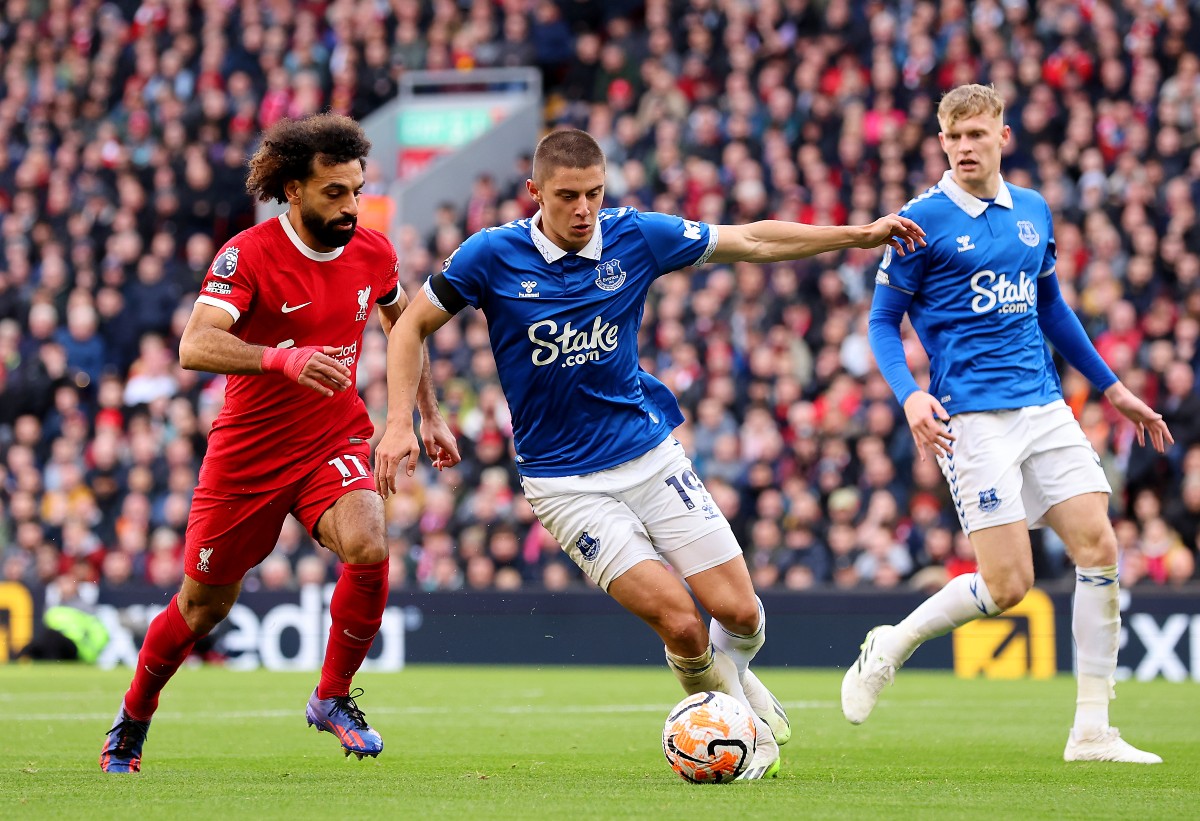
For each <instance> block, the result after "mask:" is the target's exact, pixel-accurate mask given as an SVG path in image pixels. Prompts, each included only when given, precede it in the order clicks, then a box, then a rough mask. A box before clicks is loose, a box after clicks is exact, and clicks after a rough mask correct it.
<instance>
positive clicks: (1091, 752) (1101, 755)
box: [1063, 727, 1162, 764]
mask: <svg viewBox="0 0 1200 821" xmlns="http://www.w3.org/2000/svg"><path fill="white" fill-rule="evenodd" d="M1063 761H1120V762H1124V763H1126V764H1161V763H1162V758H1160V757H1159V756H1157V755H1155V754H1154V753H1148V752H1146V751H1145V750H1139V749H1138V748H1137V747H1135V746H1133V745H1132V744H1130V743H1129V742H1128V741H1126V740H1125V739H1123V738H1121V733H1120V731H1119V730H1118V729H1117V728H1116V727H1109V728H1107V729H1105V730H1102V731H1100V732H1099V733H1097V734H1096V735H1095V736H1093V737H1091V738H1079V737H1078V736H1077V735H1076V734H1075V730H1073V729H1072V730H1071V733H1070V735H1068V736H1067V748H1066V749H1065V750H1063Z"/></svg>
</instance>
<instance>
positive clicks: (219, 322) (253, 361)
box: [179, 303, 350, 396]
mask: <svg viewBox="0 0 1200 821" xmlns="http://www.w3.org/2000/svg"><path fill="white" fill-rule="evenodd" d="M232 327H233V317H232V316H230V315H229V314H228V313H227V312H226V311H224V310H222V309H221V308H217V307H215V306H212V305H203V304H199V303H198V304H197V305H196V307H195V308H193V309H192V315H191V317H190V318H189V319H188V324H187V326H186V327H185V328H184V329H183V335H182V336H181V337H180V339H179V364H180V365H182V366H183V367H184V368H187V369H188V370H190V371H207V372H208V373H228V374H255V373H268V372H272V371H274V372H277V373H281V374H283V375H284V376H286V377H287V378H289V379H291V380H292V381H294V382H298V383H299V384H301V385H303V386H304V387H306V388H310V389H312V390H314V391H316V392H317V393H320V394H322V395H324V396H333V394H334V391H344V390H346V389H347V388H349V387H350V371H349V369H348V368H347V367H346V366H345V365H343V364H341V363H340V362H337V361H336V360H334V359H333V358H332V357H330V356H329V354H331V353H334V352H335V351H336V348H331V347H324V348H315V347H306V348H265V347H263V346H261V345H251V344H249V343H246V342H243V341H242V340H240V339H238V338H237V337H236V336H234V335H233V334H231V333H230V332H229V329H230V328H232Z"/></svg>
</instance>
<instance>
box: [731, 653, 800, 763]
mask: <svg viewBox="0 0 1200 821" xmlns="http://www.w3.org/2000/svg"><path fill="white" fill-rule="evenodd" d="M742 690H744V691H745V693H746V700H747V701H749V702H750V707H751V709H753V710H754V714H755V715H756V716H758V717H759V718H761V719H762V720H763V721H765V722H766V723H767V726H768V727H770V728H771V733H772V734H773V735H774V736H775V743H776V744H778V745H779V746H780V747H782V746H783V745H784V744H787V743H788V741H790V740H791V738H792V723H791V722H790V721H788V717H787V713H785V712H784V710H783V705H782V704H780V703H779V699H777V698H775V696H774V695H773V694H772V693H771V691H770V690H768V689H767V687H766V685H764V684H763V683H762V682H761V681H759V679H758V676H756V675H754V673H753V672H751V671H750V670H747V671H746V672H745V673H744V674H743V675H742Z"/></svg>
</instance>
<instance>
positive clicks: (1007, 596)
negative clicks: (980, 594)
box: [987, 573, 1033, 610]
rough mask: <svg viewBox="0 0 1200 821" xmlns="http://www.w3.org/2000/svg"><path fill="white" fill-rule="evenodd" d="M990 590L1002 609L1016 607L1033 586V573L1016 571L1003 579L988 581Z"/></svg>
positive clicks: (997, 604)
mask: <svg viewBox="0 0 1200 821" xmlns="http://www.w3.org/2000/svg"><path fill="white" fill-rule="evenodd" d="M987 586H988V592H989V593H991V594H992V601H994V602H995V603H996V606H997V607H999V608H1000V609H1001V610H1007V609H1008V608H1010V607H1015V606H1016V605H1018V604H1020V603H1021V600H1022V599H1024V598H1025V594H1026V593H1028V592H1029V589H1030V588H1031V587H1033V574H1032V573H1030V574H1028V575H1026V574H1024V573H1014V574H1011V575H1009V576H1006V577H1004V578H1002V579H997V580H995V581H994V582H993V581H992V580H988V581H987Z"/></svg>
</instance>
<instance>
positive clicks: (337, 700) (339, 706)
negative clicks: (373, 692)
mask: <svg viewBox="0 0 1200 821" xmlns="http://www.w3.org/2000/svg"><path fill="white" fill-rule="evenodd" d="M362 694H363V691H362V689H361V688H360V689H358V690H354V691H353V692H351V693H350V695H348V696H333V697H332V698H317V691H316V690H313V694H312V696H311V697H310V698H309V699H308V707H307V708H306V709H305V711H304V714H305V716H306V717H307V718H308V726H310V727H316V728H317V732H326V733H333V734H334V735H335V736H337V737H338V740H339V741H341V742H342V751H343V753H344V754H345V755H346V756H347V757H349V755H350V754H351V753H354V754H355V755H356V756H358V759H359V761H361V760H362V757H363V756H364V755H369V756H371V757H372V758H374V757H375V756H377V755H379V754H380V753H381V752H383V739H382V738H380V736H379V733H377V732H375V730H373V729H372V728H371V725H370V724H368V723H367V719H366V718H365V717H364V716H363V713H362V710H360V709H358V705H357V704H355V703H354V699H355V698H356V697H358V696H361V695H362Z"/></svg>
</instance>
